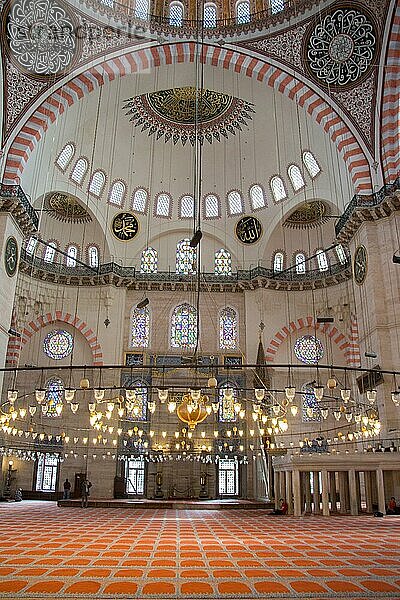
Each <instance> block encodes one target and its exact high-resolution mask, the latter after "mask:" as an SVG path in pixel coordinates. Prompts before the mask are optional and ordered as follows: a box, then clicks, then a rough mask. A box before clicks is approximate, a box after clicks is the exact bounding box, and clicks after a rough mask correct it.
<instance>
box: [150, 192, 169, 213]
mask: <svg viewBox="0 0 400 600" xmlns="http://www.w3.org/2000/svg"><path fill="white" fill-rule="evenodd" d="M171 212H172V202H171V197H170V196H169V195H168V194H164V193H163V194H158V196H157V197H156V204H155V210H154V214H155V216H156V217H167V218H168V217H170V216H171Z"/></svg>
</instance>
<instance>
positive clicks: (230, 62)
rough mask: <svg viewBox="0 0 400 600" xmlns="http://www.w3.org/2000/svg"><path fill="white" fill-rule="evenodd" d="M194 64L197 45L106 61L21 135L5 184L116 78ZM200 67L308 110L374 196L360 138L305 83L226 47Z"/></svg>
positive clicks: (206, 55) (50, 100)
mask: <svg viewBox="0 0 400 600" xmlns="http://www.w3.org/2000/svg"><path fill="white" fill-rule="evenodd" d="M195 60H196V44H195V43H194V42H176V43H171V44H163V45H161V46H152V47H149V48H141V49H139V50H136V51H127V52H125V54H122V55H121V56H118V57H115V58H106V59H105V60H104V61H103V62H102V63H100V64H98V65H96V66H92V67H89V68H88V69H87V70H85V71H83V72H82V73H80V74H78V75H76V76H75V77H73V78H72V79H70V80H69V81H68V82H67V83H65V84H64V85H63V86H62V87H60V88H58V89H57V90H55V91H54V92H52V93H51V94H49V95H48V96H47V97H46V98H45V99H44V100H43V102H42V104H41V105H40V106H39V107H38V108H37V109H36V110H35V111H33V113H32V114H31V115H30V116H29V117H28V118H27V119H26V121H25V122H24V124H23V125H22V127H21V128H20V130H19V131H17V133H16V134H15V136H14V139H13V141H12V143H11V145H10V148H9V150H8V153H7V160H6V167H5V172H4V183H5V184H15V183H16V182H18V181H19V177H20V175H21V173H22V172H23V170H24V167H25V165H26V162H27V160H28V158H29V155H30V153H31V152H32V150H33V148H34V147H35V145H36V143H37V142H38V141H39V140H40V139H41V137H42V135H43V133H44V132H45V131H46V130H47V129H48V127H49V125H50V124H51V123H53V122H54V121H55V120H56V119H57V117H58V115H60V114H62V113H63V112H64V111H65V110H66V109H67V108H68V106H72V105H73V104H74V103H75V102H77V101H78V100H80V99H81V98H83V97H84V96H85V95H86V94H89V93H90V92H92V91H93V90H94V89H96V88H97V87H99V86H101V85H103V84H104V83H108V82H110V81H113V80H114V79H115V78H117V77H123V76H125V75H129V74H132V73H136V72H139V71H141V70H143V69H149V68H154V67H159V66H164V65H170V64H175V63H193V62H194V61H195ZM201 62H202V63H204V64H210V65H212V66H214V67H222V68H224V69H228V70H232V71H235V72H236V73H240V74H243V75H246V76H247V77H253V78H255V79H256V80H257V81H259V82H262V83H265V84H266V85H268V86H269V87H272V88H273V89H275V90H276V91H279V92H281V93H282V94H284V95H285V96H286V97H288V98H289V99H290V100H293V101H294V102H296V103H297V104H298V105H299V106H301V107H302V108H304V109H305V110H306V111H307V113H308V114H309V115H310V116H311V118H312V119H314V120H315V121H316V122H317V123H318V124H319V125H321V127H323V129H324V131H325V132H326V133H327V134H328V135H329V136H330V138H331V140H332V142H333V143H334V144H335V145H336V148H337V150H338V152H339V153H340V154H341V156H342V158H343V160H344V161H345V163H346V166H347V169H348V171H349V173H350V176H351V179H352V181H353V184H354V187H355V189H356V191H357V192H358V193H360V192H364V193H370V192H371V191H372V183H371V175H370V169H369V164H368V160H367V158H366V156H365V154H364V152H363V150H362V148H361V146H360V144H359V143H358V141H357V139H356V137H355V136H354V134H353V133H352V132H351V130H350V129H349V127H348V126H347V125H346V123H345V122H344V121H343V119H342V118H341V117H340V116H339V115H338V113H337V112H336V111H335V110H334V109H333V108H332V107H331V106H330V105H329V104H328V103H327V102H326V101H325V100H324V99H323V98H322V97H321V96H319V95H318V94H317V93H316V92H315V91H313V90H312V89H311V88H310V87H309V86H308V85H307V84H306V83H303V82H302V81H300V80H298V79H296V78H295V77H294V76H293V75H289V74H288V73H287V72H285V71H283V70H282V69H280V68H278V67H275V66H273V65H271V64H269V63H268V62H266V60H265V59H263V58H261V57H255V56H249V55H248V54H246V53H245V52H240V51H237V50H231V49H230V48H223V47H221V46H212V45H210V44H204V45H203V52H202V55H201Z"/></svg>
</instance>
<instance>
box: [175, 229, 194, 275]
mask: <svg viewBox="0 0 400 600" xmlns="http://www.w3.org/2000/svg"><path fill="white" fill-rule="evenodd" d="M176 272H177V273H179V274H180V275H194V274H195V273H196V249H195V248H191V246H190V240H189V239H188V238H186V239H184V240H181V241H180V242H178V244H177V246H176Z"/></svg>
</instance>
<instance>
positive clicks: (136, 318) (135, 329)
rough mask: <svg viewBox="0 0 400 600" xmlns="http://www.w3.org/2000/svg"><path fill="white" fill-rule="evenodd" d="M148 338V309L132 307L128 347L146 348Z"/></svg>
mask: <svg viewBox="0 0 400 600" xmlns="http://www.w3.org/2000/svg"><path fill="white" fill-rule="evenodd" d="M149 338H150V311H149V309H148V307H147V306H145V307H144V308H137V307H134V308H133V309H132V312H131V339H130V343H129V347H130V348H147V347H148V345H149Z"/></svg>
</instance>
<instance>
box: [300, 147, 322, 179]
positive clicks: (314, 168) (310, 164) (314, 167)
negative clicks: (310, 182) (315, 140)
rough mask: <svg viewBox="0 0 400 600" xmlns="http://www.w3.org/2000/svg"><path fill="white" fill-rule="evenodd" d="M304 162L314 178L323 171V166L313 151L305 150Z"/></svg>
mask: <svg viewBox="0 0 400 600" xmlns="http://www.w3.org/2000/svg"><path fill="white" fill-rule="evenodd" d="M303 163H304V166H305V168H306V169H307V171H308V173H309V175H310V177H312V178H314V177H316V176H317V175H318V174H319V173H320V172H321V167H320V166H319V164H318V163H317V160H316V158H315V156H314V154H313V153H312V152H310V151H309V150H306V151H305V152H303Z"/></svg>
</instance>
